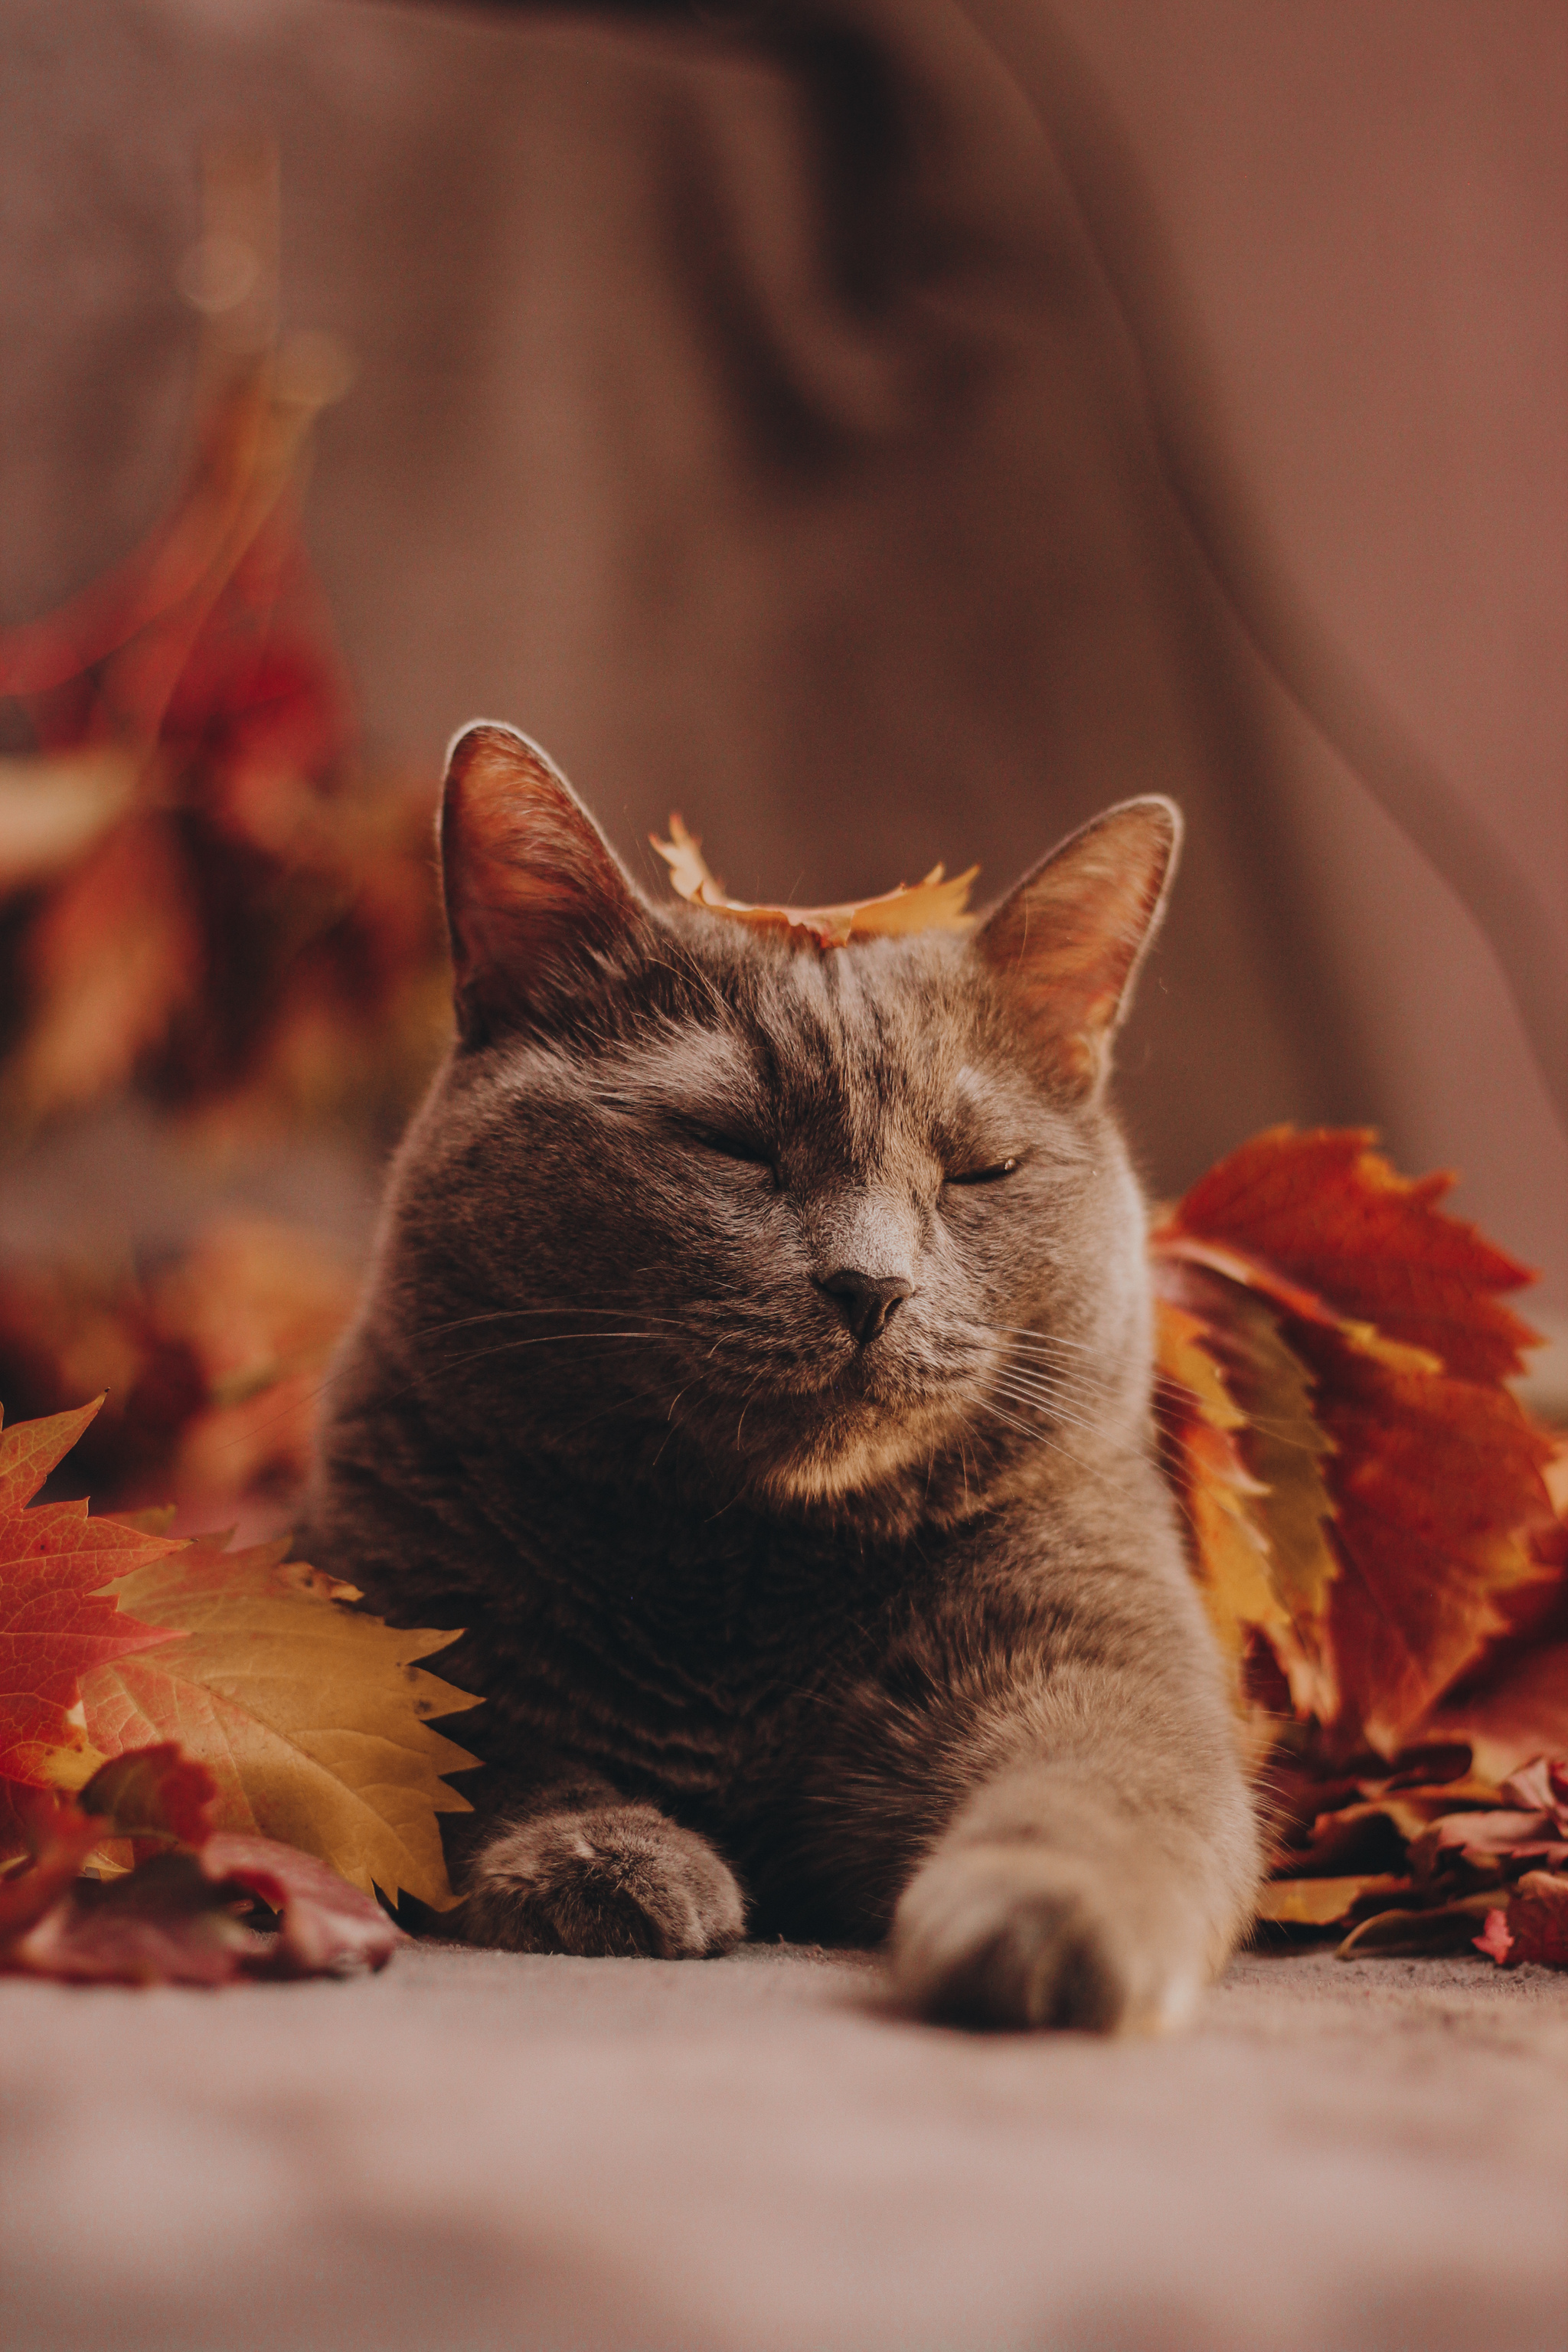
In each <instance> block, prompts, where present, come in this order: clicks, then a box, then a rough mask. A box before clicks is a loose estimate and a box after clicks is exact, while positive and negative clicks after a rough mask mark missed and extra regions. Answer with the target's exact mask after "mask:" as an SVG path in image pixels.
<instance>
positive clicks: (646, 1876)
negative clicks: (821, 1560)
mask: <svg viewBox="0 0 1568 2352" xmlns="http://www.w3.org/2000/svg"><path fill="white" fill-rule="evenodd" d="M462 1925H463V1932H464V1934H465V1935H466V1936H467V1937H468V1941H469V1942H470V1943H474V1944H499V1945H501V1946H503V1947H504V1948H506V1949H507V1950H509V1951H514V1952H574V1953H576V1954H578V1955H580V1956H582V1957H584V1958H603V1957H605V1956H609V1955H616V1954H618V1955H621V1956H631V1955H636V1954H639V1953H640V1954H645V1955H649V1956H651V1957H653V1958H657V1959H661V1960H681V1959H701V1958H705V1957H707V1956H708V1955H710V1954H712V1953H716V1952H727V1951H729V1950H730V1949H731V1947H732V1946H734V1945H735V1944H737V1943H739V1941H740V1939H741V1936H742V1932H743V1930H744V1927H745V1906H744V1903H743V1901H742V1895H741V1890H740V1888H739V1887H738V1886H737V1885H736V1884H735V1880H734V1876H733V1874H732V1873H731V1870H730V1869H729V1867H728V1865H727V1864H725V1863H723V1862H721V1860H720V1858H719V1856H718V1854H716V1853H714V1851H713V1849H712V1847H711V1846H710V1844H709V1843H708V1841H707V1839H706V1838H702V1837H699V1836H698V1835H697V1834H696V1832H694V1831H691V1830H683V1829H680V1828H679V1827H678V1826H677V1824H676V1823H675V1822H670V1821H667V1820H666V1819H665V1817H664V1815H663V1814H662V1813H660V1812H658V1811H656V1810H655V1809H654V1807H653V1806H652V1805H605V1806H601V1807H597V1808H595V1809H594V1810H592V1811H580V1812H559V1813H542V1814H541V1815H539V1817H538V1818H537V1819H535V1820H532V1821H524V1822H511V1823H509V1824H508V1825H507V1826H506V1827H505V1828H503V1829H500V1830H498V1832H496V1834H495V1835H494V1836H493V1837H491V1838H489V1840H488V1841H487V1842H486V1843H485V1844H484V1845H483V1846H482V1847H481V1848H480V1849H479V1853H478V1854H477V1855H476V1856H475V1858H474V1861H473V1864H471V1866H470V1868H469V1871H468V1897H467V1900H466V1902H465V1904H464V1906H463V1914H462Z"/></svg>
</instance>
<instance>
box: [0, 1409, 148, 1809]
mask: <svg viewBox="0 0 1568 2352" xmlns="http://www.w3.org/2000/svg"><path fill="white" fill-rule="evenodd" d="M101 1402H102V1399H101V1398H100V1399H99V1400H98V1402H96V1403H93V1404H89V1405H84V1406H82V1407H81V1408H80V1410H79V1411H78V1412H64V1413H58V1414H57V1415H55V1416H54V1417H53V1418H52V1419H51V1420H48V1421H43V1422H23V1423H15V1424H13V1426H12V1427H11V1428H10V1429H8V1430H5V1432H4V1433H3V1434H0V1776H3V1777H4V1778H5V1779H6V1780H14V1781H22V1782H26V1783H32V1784H35V1785H37V1784H42V1783H45V1782H49V1781H54V1780H58V1778H59V1777H60V1759H61V1757H62V1755H66V1756H69V1755H72V1754H76V1755H79V1754H80V1753H81V1752H82V1751H83V1750H84V1749H85V1748H87V1746H88V1740H87V1738H86V1737H85V1736H84V1734H83V1732H82V1730H81V1728H80V1726H79V1720H73V1715H74V1712H75V1710H76V1708H77V1706H78V1702H79V1678H80V1676H81V1675H84V1674H89V1673H90V1672H92V1671H93V1670H94V1669H104V1668H108V1667H110V1666H111V1665H113V1664H123V1663H124V1662H126V1661H127V1660H128V1659H129V1658H130V1657H131V1656H132V1654H137V1653H144V1652H146V1651H149V1650H151V1649H153V1648H155V1647H162V1646H163V1645H165V1644H167V1643H172V1642H174V1639H175V1633H174V1629H172V1628H169V1627H166V1626H158V1625H152V1624H144V1623H140V1622H137V1620H136V1619H135V1618H134V1617H133V1616H132V1615H130V1614H129V1613H127V1612H126V1611H124V1610H122V1609H121V1606H120V1602H119V1600H118V1597H117V1596H116V1595H115V1594H113V1593H110V1592H106V1591H104V1587H105V1586H106V1585H108V1584H110V1583H113V1582H116V1581H121V1582H122V1581H123V1580H124V1579H125V1578H126V1577H128V1576H131V1575H133V1574H134V1573H135V1572H136V1571H137V1570H142V1569H145V1568H147V1567H149V1566H150V1565H151V1564H152V1563H153V1562H154V1561H158V1560H160V1559H163V1558H164V1557H165V1556H166V1555H168V1554H170V1553H172V1552H174V1551H176V1550H177V1549H179V1547H178V1546H177V1545H176V1544H174V1543H171V1542H170V1541H169V1540H168V1539H167V1538H163V1537H160V1536H154V1535H148V1534H144V1533H142V1532H140V1531H139V1530H137V1529H135V1528H130V1527H125V1526H122V1525H121V1524H120V1523H119V1522H118V1521H116V1520H114V1519H104V1518H90V1517H89V1516H88V1507H87V1505H86V1503H85V1502H79V1503H44V1504H34V1505H33V1507H32V1508H31V1509H28V1508H26V1506H27V1505H28V1504H31V1503H32V1499H33V1496H35V1495H36V1494H37V1491H38V1489H39V1487H40V1486H42V1485H43V1483H44V1480H45V1479H46V1478H47V1476H48V1474H49V1472H50V1471H51V1470H52V1469H53V1468H54V1467H55V1465H56V1464H57V1463H58V1462H60V1461H61V1460H62V1459H63V1458H64V1456H65V1455H66V1454H67V1453H68V1451H69V1450H70V1448H71V1446H72V1445H73V1444H75V1442H76V1440H77V1438H78V1437H79V1435H80V1433H81V1432H82V1431H83V1430H84V1429H85V1428H86V1427H87V1425H88V1423H89V1422H90V1421H91V1419H92V1417H93V1415H94V1413H95V1412H97V1411H98V1408H99V1405H100V1404H101Z"/></svg>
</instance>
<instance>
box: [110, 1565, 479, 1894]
mask: <svg viewBox="0 0 1568 2352" xmlns="http://www.w3.org/2000/svg"><path fill="white" fill-rule="evenodd" d="M222 1542H223V1538H206V1539H205V1540H203V1541H201V1542H199V1543H195V1544H193V1545H192V1546H191V1547H190V1548H189V1549H187V1550H185V1551H183V1552H180V1553H177V1554H175V1555H174V1557H172V1558H171V1559H164V1560H158V1561H156V1562H154V1563H153V1566H152V1567H151V1568H149V1569H147V1570H143V1571H139V1572H137V1573H134V1574H132V1575H131V1576H129V1577H126V1578H123V1579H121V1581H120V1583H119V1584H118V1586H117V1588H116V1590H117V1593H118V1594H119V1597H120V1598H121V1601H123V1602H124V1603H125V1605H126V1606H127V1607H129V1608H131V1609H132V1611H133V1612H134V1613H135V1614H136V1615H138V1616H140V1617H142V1618H144V1619H145V1620H146V1621H147V1622H150V1623H153V1624H155V1625H165V1626H172V1627H174V1628H177V1629H178V1630H179V1631H180V1632H182V1633H184V1634H185V1636H186V1638H185V1640H184V1641H182V1642H177V1643H171V1644H170V1645H169V1647H168V1648H167V1649H166V1650H163V1651H160V1652H158V1653H155V1654H156V1655H157V1656H158V1657H159V1659H160V1661H161V1664H159V1665H158V1666H157V1667H156V1668H154V1669H153V1671H151V1672H148V1673H138V1672H134V1671H131V1670H130V1669H132V1667H133V1666H134V1664H136V1661H133V1660H117V1661H115V1662H114V1664H110V1665H108V1666H104V1667H101V1668H95V1669H94V1670H93V1671H92V1672H91V1673H89V1674H88V1675H84V1676H83V1678H82V1685H81V1695H82V1701H83V1704H84V1706H85V1708H86V1713H87V1730H88V1736H89V1738H90V1739H91V1741H92V1743H93V1745H94V1747H95V1748H100V1749H101V1750H102V1752H103V1753H104V1754H105V1755H107V1756H118V1755H121V1754H123V1753H124V1752H125V1751H126V1750H127V1749H128V1748H140V1747H144V1746H147V1745H150V1744H152V1743H153V1742H155V1741H158V1740H162V1739H176V1740H178V1741H179V1743H180V1745H181V1747H182V1748H184V1752H185V1753H186V1755H188V1756H192V1757H195V1758H196V1759H198V1761H200V1762H201V1763H203V1764H205V1766H206V1768H207V1769H208V1771H209V1772H211V1773H212V1775H213V1777H214V1779H215V1780H216V1782H217V1785H218V1821H219V1823H220V1826H222V1827H223V1828H225V1829H234V1830H252V1829H254V1830H258V1831H260V1832H262V1834H263V1835H264V1836H267V1837H273V1838H279V1839H281V1840H282V1841H283V1842H284V1843H286V1844H289V1845H293V1846H298V1847H299V1848H300V1850H301V1851H302V1852H303V1853H313V1854H316V1855H319V1856H320V1858H321V1861H323V1862H325V1863H329V1864H331V1867H332V1868H333V1869H334V1870H336V1871H338V1872H340V1873H341V1874H342V1876H343V1877H344V1878H347V1879H349V1880H351V1881H352V1882H353V1884H354V1885H357V1886H362V1887H363V1888H364V1889H365V1890H366V1892H367V1893H370V1892H374V1890H375V1889H376V1888H379V1889H380V1890H381V1891H382V1892H383V1893H384V1894H385V1895H387V1896H389V1897H390V1898H392V1899H394V1900H395V1899H396V1897H397V1896H398V1895H399V1894H400V1893H402V1894H408V1895H416V1897H417V1898H418V1900H419V1901H420V1902H421V1903H425V1904H427V1905H429V1906H430V1907H431V1908H432V1909H433V1910H437V1911H444V1910H449V1909H450V1908H451V1906H452V1904H453V1903H454V1901H455V1900H456V1897H455V1896H454V1895H453V1894H452V1891H451V1887H450V1885H449V1884H448V1882H447V1869H446V1863H445V1861H444V1859H443V1855H442V1851H441V1836H440V1828H439V1824H438V1822H437V1814H439V1813H444V1812H467V1811H468V1810H469V1807H468V1800H467V1799H466V1798H464V1797H460V1796H458V1794H457V1792H456V1790H452V1789H450V1788H448V1787H447V1785H446V1782H445V1781H444V1780H443V1779H442V1778H441V1776H442V1774H444V1773H447V1772H461V1771H466V1770H468V1769H471V1768H472V1766H473V1765H474V1763H475V1761H476V1759H474V1758H473V1757H472V1756H470V1755H468V1753H467V1751H466V1750H465V1749H463V1748H458V1746H457V1745H456V1744H455V1743H454V1742H453V1741H451V1740H449V1739H447V1738H443V1737H442V1736H441V1735H440V1734H439V1733H438V1732H436V1731H433V1730H432V1729H431V1728H430V1723H429V1718H430V1717H439V1716H447V1715H453V1714H456V1713H458V1711H459V1710H461V1709H463V1708H466V1707H470V1706H478V1705H479V1701H478V1700H477V1699H474V1698H471V1697H469V1696H468V1694H467V1693H466V1692H463V1691H458V1690H455V1689H453V1688H452V1687H451V1685H449V1684H447V1683H443V1682H440V1681H438V1680H437V1677H436V1676H435V1675H431V1674H428V1673H426V1671H425V1670H424V1669H423V1668H422V1667H419V1666H417V1665H416V1664H415V1663H414V1662H415V1661H416V1659H418V1658H423V1657H427V1656H428V1655H429V1654H431V1653H432V1652H433V1651H436V1650H439V1649H443V1648H445V1647H446V1645H447V1643H450V1642H454V1641H456V1640H457V1639H458V1634H457V1633H431V1632H428V1631H424V1632H417V1633H408V1632H398V1631H396V1630H395V1629H394V1628H393V1627H391V1626H389V1625H385V1624H384V1623H383V1622H381V1620H380V1619H379V1618H376V1617H371V1616H368V1615H364V1614H363V1613H362V1612H359V1611H358V1610H355V1609H353V1608H350V1607H348V1606H347V1605H345V1604H346V1602H347V1601H352V1600H354V1599H357V1597H358V1596H357V1594H355V1593H354V1591H353V1587H352V1586H349V1585H343V1584H338V1583H335V1582H334V1581H333V1580H332V1579H331V1578H330V1577H326V1576H323V1575H321V1574H320V1573H319V1572H318V1571H317V1570H315V1569H312V1568H310V1567H307V1566H305V1565H304V1564H303V1563H302V1562H300V1561H289V1562H284V1560H283V1559H282V1554H283V1552H284V1550H285V1549H287V1546H286V1545H285V1544H281V1543H275V1544H265V1545H259V1546H258V1547H256V1548H255V1549H251V1550H248V1551H240V1552H234V1553H226V1552H225V1551H224V1550H223V1549H222ZM121 1669H125V1670H124V1671H122V1670H121Z"/></svg>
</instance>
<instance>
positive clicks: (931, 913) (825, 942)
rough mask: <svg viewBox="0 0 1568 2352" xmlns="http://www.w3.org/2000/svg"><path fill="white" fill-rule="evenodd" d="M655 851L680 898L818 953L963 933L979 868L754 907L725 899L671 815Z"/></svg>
mask: <svg viewBox="0 0 1568 2352" xmlns="http://www.w3.org/2000/svg"><path fill="white" fill-rule="evenodd" d="M649 838H650V839H651V841H652V843H653V845H654V847H655V849H657V850H658V854H659V856H661V857H662V858H663V860H664V862H665V864H666V865H667V866H668V868H669V879H670V883H671V886H672V887H673V888H674V890H675V892H676V894H677V896H678V897H679V898H684V899H686V900H687V901H688V903H689V905H691V906H694V907H704V908H707V910H708V912H709V913H710V915H727V916H729V917H730V918H731V920H732V921H735V922H738V923H749V924H750V925H751V926H752V929H756V930H767V931H783V932H784V936H785V937H786V938H787V939H789V940H791V941H792V943H793V944H795V945H797V946H804V945H805V944H806V943H807V942H808V941H809V942H813V943H815V945H816V946H817V947H819V948H841V947H847V945H848V943H849V941H850V940H851V939H858V940H864V939H872V938H883V939H885V938H889V937H891V936H894V935H896V934H897V935H901V934H903V933H905V932H909V931H963V930H967V929H969V926H970V924H971V923H972V921H973V916H971V915H970V914H969V913H968V912H967V908H968V906H969V893H970V888H971V886H972V885H973V880H974V877H975V876H976V875H977V874H978V873H979V871H980V868H979V866H971V867H970V868H969V870H968V872H967V873H966V874H958V875H955V876H954V877H953V879H952V881H951V882H947V881H944V880H943V879H942V871H943V869H942V867H941V866H932V867H931V872H930V873H929V874H928V875H927V876H926V877H925V880H924V881H923V882H914V883H909V882H901V883H900V885H899V887H898V888H897V889H896V890H888V891H885V892H884V893H883V894H882V896H881V897H880V898H847V899H845V900H843V901H842V902H841V904H839V905H838V906H836V907H752V906H748V904H747V903H746V901H745V900H744V899H743V898H727V897H726V896H725V893H724V886H723V884H722V883H721V882H718V881H716V880H715V879H714V877H713V876H712V875H711V874H710V872H709V870H708V866H707V863H706V861H705V860H704V858H703V856H702V845H701V843H700V841H698V840H696V839H695V838H694V837H693V835H690V834H689V833H688V832H687V830H686V827H685V825H684V824H683V823H682V822H681V820H680V818H679V816H677V815H675V814H673V813H672V814H671V816H670V820H669V839H668V841H660V840H659V838H658V835H657V834H654V835H650V836H649Z"/></svg>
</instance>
